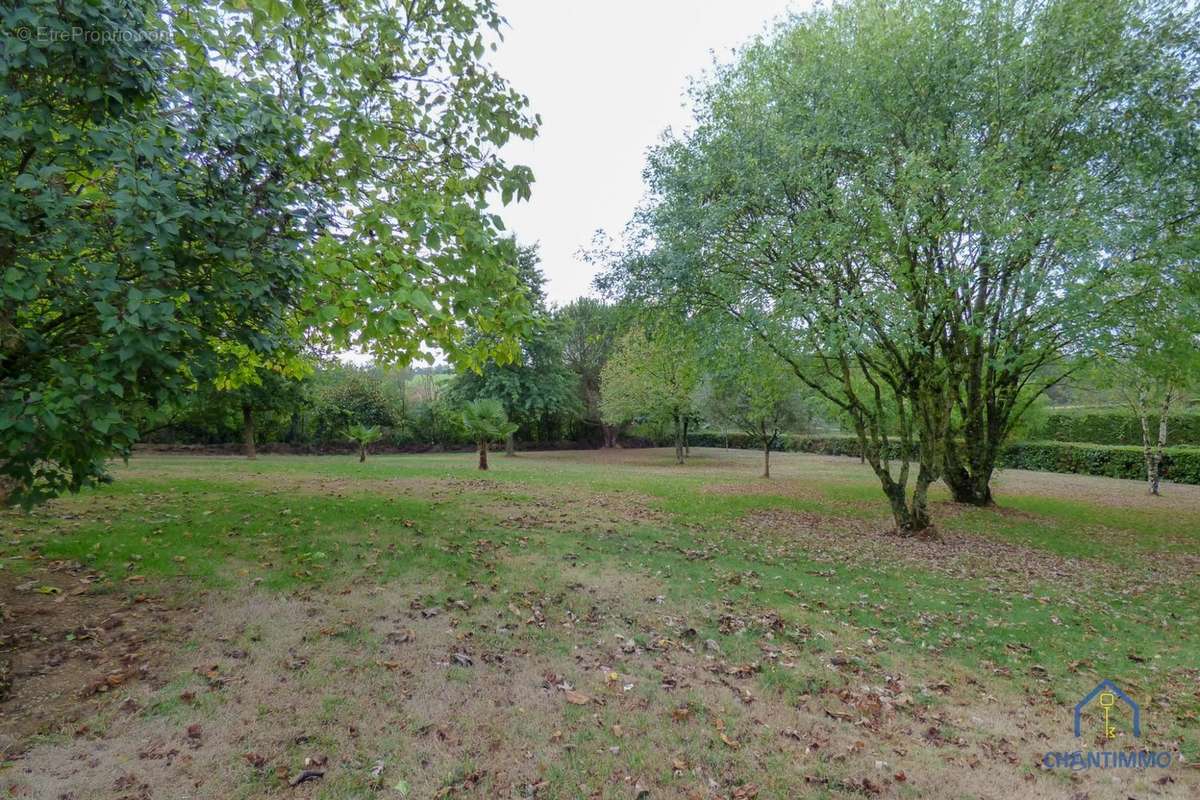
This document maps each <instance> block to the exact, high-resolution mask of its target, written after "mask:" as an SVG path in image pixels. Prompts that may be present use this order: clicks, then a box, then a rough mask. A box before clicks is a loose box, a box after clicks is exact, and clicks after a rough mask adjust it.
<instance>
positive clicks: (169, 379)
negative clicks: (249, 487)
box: [0, 0, 314, 503]
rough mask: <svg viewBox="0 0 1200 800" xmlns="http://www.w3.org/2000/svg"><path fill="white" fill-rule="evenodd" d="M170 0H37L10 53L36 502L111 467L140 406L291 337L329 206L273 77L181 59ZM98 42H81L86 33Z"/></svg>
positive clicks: (15, 385) (20, 486)
mask: <svg viewBox="0 0 1200 800" xmlns="http://www.w3.org/2000/svg"><path fill="white" fill-rule="evenodd" d="M160 12H161V7H160V6H159V5H158V4H156V3H153V2H142V1H141V0H128V1H124V0H122V1H120V2H118V1H115V0H112V1H107V2H87V1H85V0H65V2H48V1H47V0H32V1H31V2H28V3H21V4H19V5H17V6H15V7H14V6H11V5H10V6H9V7H8V9H7V10H6V11H5V12H4V18H5V19H4V22H5V24H4V26H3V34H2V39H0V50H2V51H3V53H4V55H3V57H2V58H0V81H2V87H0V136H2V138H3V139H4V141H5V145H4V147H3V148H2V149H0V172H2V173H3V174H4V176H5V178H4V179H3V180H0V432H2V438H3V445H2V446H0V474H2V475H3V476H5V477H7V478H8V479H10V481H12V482H13V483H14V484H15V486H16V492H15V493H14V494H13V495H12V497H11V498H10V499H14V500H19V501H22V502H25V503H29V502H33V501H36V500H38V499H41V498H44V497H47V496H50V495H53V494H56V493H59V492H62V491H66V490H76V489H78V488H79V487H80V486H82V485H84V484H86V483H89V482H92V481H94V480H96V479H98V478H99V477H100V476H101V474H102V472H103V464H104V461H105V459H106V458H107V457H109V456H110V455H112V454H114V453H117V454H120V453H123V452H127V450H128V448H129V446H130V445H131V444H132V442H133V441H134V439H135V438H136V435H137V431H136V427H135V424H134V421H133V417H134V416H135V415H136V414H137V412H138V410H139V409H144V408H146V407H148V406H149V407H157V406H161V405H163V404H164V403H169V402H170V401H172V400H173V399H176V398H178V397H179V396H180V395H181V394H182V393H183V392H184V391H185V390H187V389H188V388H189V386H190V385H192V384H193V382H198V383H200V384H203V383H204V382H205V381H208V380H213V379H215V378H216V376H217V375H218V374H219V367H220V365H219V363H218V362H219V355H218V353H217V352H216V348H215V347H214V345H215V344H216V343H217V342H218V341H220V342H226V343H236V344H239V345H241V346H243V347H246V348H248V349H249V350H251V351H255V352H264V353H269V352H271V351H273V350H274V349H275V348H276V347H277V346H278V344H279V342H280V340H281V337H282V335H283V320H284V318H285V316H286V314H287V307H288V305H289V304H290V303H292V302H293V301H294V300H295V289H296V287H297V285H298V283H299V279H300V276H301V271H302V264H301V262H300V260H299V259H298V258H297V256H296V249H297V246H298V243H299V241H300V240H301V239H302V238H303V236H304V231H305V229H306V228H307V226H308V225H309V224H310V222H311V221H312V220H313V219H314V217H313V205H312V203H311V201H310V199H309V198H308V197H307V196H306V194H305V193H304V192H303V191H301V189H300V187H299V185H298V184H297V183H296V182H295V181H280V180H278V176H279V175H281V174H285V173H287V172H289V171H290V170H292V169H294V168H295V153H296V152H297V150H298V149H299V148H300V146H301V142H302V139H301V131H300V129H299V128H298V127H297V126H295V125H294V124H292V122H291V121H290V120H289V119H288V118H286V117H285V116H283V115H281V114H280V108H279V104H278V102H277V101H276V99H275V98H274V97H273V96H272V95H271V94H270V93H269V92H267V91H264V87H261V86H258V85H252V84H241V85H238V84H236V83H235V82H234V81H233V80H232V79H231V78H229V77H228V76H227V74H226V73H223V72H222V71H221V70H218V69H216V68H206V67H203V66H201V65H197V67H196V69H194V70H182V69H180V67H181V63H180V54H179V52H178V51H176V50H174V49H173V48H172V47H171V46H170V45H168V44H165V42H167V41H169V40H168V39H165V38H163V37H162V36H161V34H163V33H164V29H163V27H162V22H161V20H160ZM73 29H75V30H83V31H86V32H88V33H98V34H103V35H102V36H95V37H92V36H88V37H79V36H76V35H73V34H72V30H73Z"/></svg>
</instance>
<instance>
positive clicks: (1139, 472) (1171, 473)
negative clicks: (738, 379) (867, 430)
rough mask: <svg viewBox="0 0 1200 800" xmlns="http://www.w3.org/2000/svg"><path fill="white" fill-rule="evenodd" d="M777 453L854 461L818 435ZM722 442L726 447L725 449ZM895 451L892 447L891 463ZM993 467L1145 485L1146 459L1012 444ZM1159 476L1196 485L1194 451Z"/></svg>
mask: <svg viewBox="0 0 1200 800" xmlns="http://www.w3.org/2000/svg"><path fill="white" fill-rule="evenodd" d="M780 439H781V441H780V445H781V446H780V447H779V448H778V449H780V450H784V451H790V452H797V453H816V454H820V455H828V456H853V457H856V458H857V457H858V455H859V447H858V438H857V437H855V436H849V435H845V434H829V435H824V436H811V435H787V436H782V437H780ZM688 443H689V444H690V445H691V446H692V447H726V446H728V447H733V448H738V449H746V448H750V447H757V446H758V445H752V444H751V442H750V437H748V436H746V435H745V434H742V433H729V434H723V433H719V432H708V431H702V432H700V433H697V434H695V435H693V436H689V437H688ZM727 443H728V444H727ZM899 454H900V449H899V446H898V445H897V444H895V443H893V444H892V452H891V453H890V454H889V455H890V456H891V457H892V458H895V457H897V456H899ZM999 466H1000V467H1002V468H1009V469H1030V470H1039V471H1042V472H1067V473H1075V474H1078V475H1100V476H1105V477H1109V478H1128V479H1130V480H1145V478H1146V460H1145V456H1144V455H1143V453H1142V448H1141V447H1131V446H1112V445H1099V444H1090V443H1086V442H1046V441H1041V442H1013V443H1011V444H1009V445H1007V446H1005V448H1004V451H1003V452H1002V453H1001V454H1000V463H999ZM1162 475H1163V478H1164V479H1165V480H1170V481H1175V482H1176V483H1194V484H1200V447H1168V448H1167V449H1166V453H1165V456H1164V458H1163V465H1162Z"/></svg>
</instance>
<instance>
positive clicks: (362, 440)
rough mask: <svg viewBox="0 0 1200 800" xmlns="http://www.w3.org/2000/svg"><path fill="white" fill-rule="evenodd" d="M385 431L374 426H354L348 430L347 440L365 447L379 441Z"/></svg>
mask: <svg viewBox="0 0 1200 800" xmlns="http://www.w3.org/2000/svg"><path fill="white" fill-rule="evenodd" d="M382 436H383V431H381V430H379V428H376V427H375V426H373V425H359V424H357V423H356V424H354V425H351V426H350V427H349V428H346V438H347V439H349V440H350V441H352V442H354V443H355V444H357V445H359V446H365V445H368V444H371V443H372V442H377V441H379V439H380V437H382Z"/></svg>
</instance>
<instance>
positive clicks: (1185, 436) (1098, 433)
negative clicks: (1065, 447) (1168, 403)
mask: <svg viewBox="0 0 1200 800" xmlns="http://www.w3.org/2000/svg"><path fill="white" fill-rule="evenodd" d="M1150 428H1151V435H1152V436H1156V437H1157V436H1158V417H1157V416H1152V417H1151V418H1150ZM1028 438H1030V439H1034V440H1048V441H1056V442H1093V443H1095V444H1104V445H1141V443H1142V423H1141V421H1140V420H1139V419H1138V417H1137V415H1136V414H1134V413H1133V412H1132V411H1128V410H1125V409H1120V408H1112V407H1109V408H1072V409H1051V410H1049V411H1047V412H1045V413H1044V415H1043V417H1042V419H1041V420H1039V424H1038V425H1037V426H1036V427H1035V428H1034V429H1033V430H1031V431H1030V432H1029V437H1028ZM1167 442H1168V443H1170V444H1172V445H1200V413H1195V412H1184V413H1180V414H1172V415H1170V416H1169V417H1168V418H1167Z"/></svg>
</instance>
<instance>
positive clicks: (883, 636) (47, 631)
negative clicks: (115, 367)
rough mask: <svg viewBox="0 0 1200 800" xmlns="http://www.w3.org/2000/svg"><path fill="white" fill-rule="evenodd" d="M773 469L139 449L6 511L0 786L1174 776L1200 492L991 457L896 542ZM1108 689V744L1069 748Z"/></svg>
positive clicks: (803, 790)
mask: <svg viewBox="0 0 1200 800" xmlns="http://www.w3.org/2000/svg"><path fill="white" fill-rule="evenodd" d="M772 461H773V464H772V466H773V472H774V474H775V475H776V477H775V478H774V479H772V480H770V481H767V480H763V479H761V478H759V477H757V474H758V470H759V462H758V456H757V455H756V454H754V453H749V452H741V451H724V450H717V449H711V450H710V449H704V450H696V451H693V453H692V457H691V460H690V463H689V464H688V465H686V466H684V467H677V466H675V465H673V464H672V463H671V462H672V455H671V453H670V452H668V451H666V450H636V451H612V452H609V451H593V452H565V453H537V454H535V453H522V454H519V455H518V456H516V457H514V458H505V457H503V456H498V457H495V458H493V459H492V465H493V468H492V470H491V471H490V472H488V473H480V472H478V471H477V470H475V469H474V457H473V456H472V455H471V454H448V455H423V456H389V457H382V456H379V457H373V458H371V459H369V460H368V461H367V463H365V464H359V463H357V460H356V459H354V458H352V457H344V458H343V457H319V458H318V457H313V458H303V457H282V456H281V457H260V458H259V459H258V460H256V461H246V460H243V459H227V458H215V457H213V458H208V457H168V456H156V457H138V458H135V459H134V460H133V461H132V462H131V463H130V464H128V465H121V466H118V467H117V468H116V469H115V471H114V474H115V478H116V480H115V482H114V483H113V484H112V485H110V486H106V487H103V488H102V489H99V490H96V491H89V492H86V493H84V494H82V495H80V496H78V497H70V498H64V499H60V500H57V501H55V502H52V503H49V504H47V505H46V506H44V507H41V508H39V509H37V510H35V511H34V512H33V513H32V514H28V515H26V514H21V513H19V512H15V511H14V512H4V513H2V514H0V624H2V625H3V628H2V630H3V631H4V633H3V636H2V637H0V659H11V662H12V669H11V672H12V678H13V686H12V690H11V694H10V695H9V697H8V699H7V700H5V701H4V702H3V703H0V753H3V754H4V756H3V758H4V759H5V760H3V761H2V762H0V765H2V767H3V768H2V769H0V797H8V796H10V795H11V796H14V797H34V798H68V797H69V798H88V799H89V800H91V799H92V798H105V797H113V798H171V799H172V800H174V798H184V797H190V798H200V797H203V798H259V797H289V798H290V797H315V798H374V797H381V798H452V797H487V798H494V797H504V798H508V797H536V798H639V797H647V798H718V797H719V798H754V797H758V798H793V797H815V798H820V797H856V798H861V797H899V798H1016V797H1038V798H1041V797H1047V798H1058V797H1061V798H1083V797H1086V798H1091V799H1092V800H1095V799H1096V798H1108V797H1113V798H1127V797H1137V798H1151V797H1181V798H1183V797H1196V796H1198V795H1200V770H1197V769H1196V768H1195V767H1194V765H1196V764H1197V763H1200V579H1198V577H1197V574H1198V572H1200V487H1193V486H1173V485H1169V486H1167V487H1166V489H1165V492H1166V496H1165V497H1163V498H1158V499H1154V498H1149V497H1146V496H1145V495H1144V494H1143V491H1144V490H1143V487H1142V486H1141V485H1140V484H1138V483H1134V482H1129V481H1117V480H1111V479H1104V478H1087V477H1081V476H1066V475H1050V474H1042V473H1024V472H1017V471H1013V472H1007V473H1005V474H1003V475H1002V476H1000V477H999V479H998V480H997V484H996V485H997V496H998V497H999V498H1000V507H999V508H996V509H972V508H964V507H960V506H956V505H953V504H951V503H950V502H949V501H948V495H946V494H945V493H944V492H941V493H935V495H934V497H935V501H936V502H935V516H936V518H937V521H938V525H939V529H940V532H941V535H942V541H937V542H925V541H920V542H918V541H909V540H903V539H899V538H896V537H894V536H892V535H890V534H888V533H887V528H888V518H887V513H886V506H885V504H884V503H883V502H882V496H881V494H880V492H879V487H878V484H877V483H876V482H875V480H874V477H873V476H872V475H871V474H870V471H869V470H868V468H866V467H864V466H861V465H860V464H858V462H857V461H855V460H852V459H840V458H824V457H817V456H806V455H798V454H776V455H775V456H774V457H773V459H772ZM1105 678H1107V679H1111V680H1113V681H1114V682H1115V683H1116V684H1118V685H1119V686H1120V687H1121V688H1122V689H1123V690H1124V691H1125V692H1126V693H1127V694H1128V695H1129V696H1131V697H1132V698H1133V699H1134V700H1136V701H1137V702H1138V703H1140V706H1141V725H1142V735H1141V738H1140V739H1137V738H1134V737H1133V736H1132V734H1131V731H1130V719H1129V714H1128V709H1126V708H1124V707H1123V706H1118V707H1117V708H1116V709H1115V710H1114V712H1113V714H1114V716H1113V720H1114V724H1115V727H1116V729H1117V737H1116V739H1114V740H1111V741H1106V740H1105V739H1104V737H1103V733H1102V723H1101V721H1100V718H1099V716H1098V715H1099V713H1100V708H1099V706H1098V705H1093V706H1089V707H1088V709H1087V710H1086V711H1085V713H1084V717H1083V729H1084V730H1083V737H1082V738H1076V737H1075V736H1074V735H1073V730H1072V721H1073V720H1072V713H1073V706H1074V705H1075V703H1076V702H1078V701H1079V700H1080V699H1081V698H1082V697H1083V696H1084V695H1085V694H1086V693H1087V692H1088V691H1090V690H1091V689H1092V687H1093V686H1095V685H1096V683H1097V682H1099V681H1100V680H1101V679H1105ZM1080 749H1083V750H1087V749H1095V750H1138V749H1147V750H1167V751H1171V752H1172V757H1173V763H1172V765H1171V766H1170V767H1169V768H1166V769H1157V768H1156V769H1146V770H1132V769H1093V770H1088V771H1071V770H1068V769H1054V770H1048V769H1045V768H1043V766H1042V764H1041V762H1042V758H1043V755H1044V754H1045V753H1046V752H1047V751H1052V750H1053V751H1074V750H1080ZM306 770H307V771H308V772H305V771H306ZM301 778H305V780H303V781H302V782H298V781H299V780H300V779H301ZM293 783H294V784H295V785H294V786H293V785H291V784H293Z"/></svg>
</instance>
